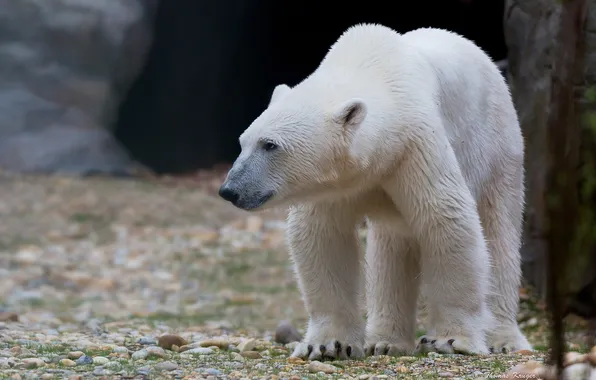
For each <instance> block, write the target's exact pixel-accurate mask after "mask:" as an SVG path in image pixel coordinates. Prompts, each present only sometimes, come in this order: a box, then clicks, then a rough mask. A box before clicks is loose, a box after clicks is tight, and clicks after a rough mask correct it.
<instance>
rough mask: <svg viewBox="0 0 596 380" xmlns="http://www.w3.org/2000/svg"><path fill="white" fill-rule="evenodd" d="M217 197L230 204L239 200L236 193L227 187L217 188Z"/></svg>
mask: <svg viewBox="0 0 596 380" xmlns="http://www.w3.org/2000/svg"><path fill="white" fill-rule="evenodd" d="M219 196H220V197H222V198H223V199H225V200H226V201H228V202H232V204H236V202H238V198H239V195H238V193H237V192H236V191H234V190H232V189H230V188H229V187H227V186H222V187H220V188H219Z"/></svg>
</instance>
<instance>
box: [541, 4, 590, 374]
mask: <svg viewBox="0 0 596 380" xmlns="http://www.w3.org/2000/svg"><path fill="white" fill-rule="evenodd" d="M586 6H587V0H567V1H564V2H563V3H562V7H561V13H560V19H559V27H558V35H557V38H556V40H555V49H554V51H555V57H554V58H555V59H554V62H553V63H554V65H553V71H552V87H551V95H550V96H551V97H550V104H551V106H550V111H551V112H550V114H549V117H548V120H547V141H548V145H547V147H548V155H547V157H548V174H547V186H548V190H547V192H546V193H544V195H545V200H544V201H543V202H544V203H545V204H546V205H547V221H548V254H547V257H548V265H547V267H548V293H547V294H548V303H549V310H550V312H551V314H552V322H553V336H552V338H553V339H552V343H551V347H552V349H553V350H552V361H554V362H556V364H557V368H559V369H560V370H561V369H562V367H563V362H562V353H563V351H564V336H563V307H564V305H563V302H562V300H563V297H564V295H566V294H567V291H568V289H567V286H568V285H569V284H568V281H569V279H571V277H570V276H569V274H570V273H568V272H567V268H568V266H567V264H568V260H569V259H572V260H573V259H576V258H577V254H578V253H579V252H578V249H579V250H580V251H581V247H580V246H578V243H580V240H581V237H580V236H579V235H578V233H579V232H581V229H582V225H581V223H582V220H581V219H582V215H581V212H580V206H581V204H580V197H579V194H578V189H579V183H580V178H581V172H580V164H581V162H580V159H581V151H580V149H581V145H580V142H581V135H582V123H581V109H580V102H581V98H582V97H583V96H582V95H583V91H581V90H582V89H581V87H580V91H576V89H577V86H578V85H581V84H582V83H583V76H584V75H583V74H584V23H585V18H586ZM570 256H571V257H570ZM574 261H575V260H574Z"/></svg>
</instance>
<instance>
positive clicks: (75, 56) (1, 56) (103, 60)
mask: <svg viewBox="0 0 596 380" xmlns="http://www.w3.org/2000/svg"><path fill="white" fill-rule="evenodd" d="M155 7H156V1H155V0H151V1H146V0H111V1H95V0H53V1H39V0H0V167H1V168H3V169H6V170H9V171H17V172H60V173H69V174H92V173H109V174H133V173H134V172H136V171H138V170H143V169H144V168H143V167H142V166H141V165H139V164H138V163H136V162H135V161H134V160H133V159H132V158H131V157H130V155H129V154H128V153H127V152H126V150H125V149H124V148H123V147H122V146H121V144H120V143H119V142H118V141H117V140H116V139H115V138H114V137H113V136H112V134H111V128H112V126H113V124H114V121H115V118H116V114H117V109H118V107H119V105H120V103H121V102H122V101H123V97H124V95H125V94H126V92H127V91H128V89H129V88H130V86H131V85H132V83H133V81H134V80H135V79H136V77H137V75H138V74H139V73H140V70H141V68H142V66H143V64H144V62H145V57H146V54H147V52H148V48H149V46H150V43H151V40H152V24H153V17H154V13H155V12H154V11H155Z"/></svg>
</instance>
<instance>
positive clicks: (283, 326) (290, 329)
mask: <svg viewBox="0 0 596 380" xmlns="http://www.w3.org/2000/svg"><path fill="white" fill-rule="evenodd" d="M274 340H275V342H277V343H280V344H288V343H291V342H300V341H301V340H302V336H301V335H300V332H298V330H297V329H296V328H295V327H294V326H292V324H290V322H289V321H285V320H284V321H281V322H279V324H278V325H277V329H276V330H275V337H274Z"/></svg>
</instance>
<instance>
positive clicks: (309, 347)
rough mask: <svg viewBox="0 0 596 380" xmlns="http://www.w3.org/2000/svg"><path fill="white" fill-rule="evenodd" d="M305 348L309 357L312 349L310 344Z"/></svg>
mask: <svg viewBox="0 0 596 380" xmlns="http://www.w3.org/2000/svg"><path fill="white" fill-rule="evenodd" d="M307 348H308V356H310V354H311V353H312V349H313V347H312V344H309V345H308V347H307Z"/></svg>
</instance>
